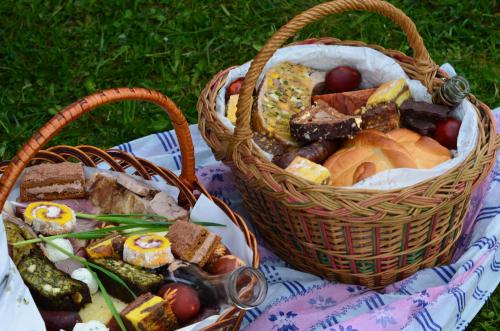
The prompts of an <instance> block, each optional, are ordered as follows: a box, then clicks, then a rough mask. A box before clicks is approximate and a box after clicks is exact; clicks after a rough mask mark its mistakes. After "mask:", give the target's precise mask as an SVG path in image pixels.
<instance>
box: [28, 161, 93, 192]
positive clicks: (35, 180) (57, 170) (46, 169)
mask: <svg viewBox="0 0 500 331" xmlns="http://www.w3.org/2000/svg"><path fill="white" fill-rule="evenodd" d="M83 197H85V176H84V173H83V166H82V165H81V164H80V163H71V162H61V163H43V164H39V165H35V166H32V167H29V168H27V169H26V172H25V174H24V176H23V178H22V179H21V187H20V199H21V201H36V200H57V199H76V198H83Z"/></svg>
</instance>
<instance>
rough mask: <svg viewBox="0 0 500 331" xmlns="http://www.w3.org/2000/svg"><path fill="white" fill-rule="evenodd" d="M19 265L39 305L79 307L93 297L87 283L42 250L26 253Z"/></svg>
mask: <svg viewBox="0 0 500 331" xmlns="http://www.w3.org/2000/svg"><path fill="white" fill-rule="evenodd" d="M17 267H18V270H19V273H20V274H21V277H22V278H23V280H24V283H25V284H26V285H27V286H28V288H29V289H30V292H31V295H32V296H33V299H34V300H35V302H36V304H37V306H38V307H39V308H42V309H47V310H70V311H78V310H80V309H81V308H82V307H83V306H85V305H86V304H87V303H89V302H91V301H92V300H91V298H90V292H89V288H88V287H87V285H86V284H85V283H83V282H81V281H79V280H76V279H72V278H71V277H70V276H69V275H67V274H65V273H64V272H62V271H60V270H58V269H56V267H55V266H54V264H53V263H52V262H50V261H49V259H47V258H46V257H45V256H44V255H43V254H42V253H41V252H33V253H32V254H30V255H29V256H26V257H24V258H23V259H22V260H21V262H20V263H19V264H18V266H17Z"/></svg>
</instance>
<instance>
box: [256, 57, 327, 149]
mask: <svg viewBox="0 0 500 331" xmlns="http://www.w3.org/2000/svg"><path fill="white" fill-rule="evenodd" d="M324 79H325V72H320V71H315V70H313V69H312V68H309V67H306V66H304V65H301V64H295V63H291V62H281V63H279V64H277V65H275V66H274V67H272V68H270V69H269V70H268V71H267V72H266V75H265V76H264V78H263V80H262V83H261V85H260V87H259V92H258V97H257V99H256V100H255V103H254V112H253V114H252V122H253V126H254V129H255V130H256V131H258V132H261V133H264V134H266V135H268V136H269V137H272V138H276V139H277V140H279V141H281V142H283V143H285V144H287V145H297V143H296V142H295V140H294V139H293V138H292V136H291V135H290V118H291V117H292V116H293V115H295V114H297V113H299V112H301V111H303V110H304V109H306V108H307V107H309V106H310V105H311V95H312V90H313V88H314V86H315V85H316V84H318V83H320V82H323V81H324Z"/></svg>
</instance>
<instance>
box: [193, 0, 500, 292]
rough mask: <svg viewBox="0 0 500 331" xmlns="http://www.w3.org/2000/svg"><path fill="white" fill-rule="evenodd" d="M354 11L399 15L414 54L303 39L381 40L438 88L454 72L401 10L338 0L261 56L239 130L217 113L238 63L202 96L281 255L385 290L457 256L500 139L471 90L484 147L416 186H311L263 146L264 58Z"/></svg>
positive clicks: (253, 209) (213, 134) (372, 0)
mask: <svg viewBox="0 0 500 331" xmlns="http://www.w3.org/2000/svg"><path fill="white" fill-rule="evenodd" d="M350 10H366V11H371V12H375V13H378V14H381V15H383V16H386V17H388V18H390V19H391V20H393V21H394V22H395V23H397V24H398V25H399V26H400V27H401V28H402V30H403V31H404V32H405V34H406V36H407V38H408V41H409V44H410V46H411V47H412V49H413V54H414V58H412V57H409V56H407V55H405V54H403V53H401V52H398V51H394V50H387V49H384V48H382V47H380V46H376V45H368V44H365V43H362V42H358V41H340V40H338V39H334V38H321V39H309V40H306V41H304V42H302V43H304V44H311V43H316V44H329V45H331V44H335V45H350V46H363V47H371V48H373V49H376V50H378V51H380V52H382V53H384V54H385V55H387V56H390V57H392V58H394V59H395V60H396V61H397V62H398V63H399V64H400V65H401V67H402V68H403V70H404V71H405V72H406V73H407V74H408V76H409V77H410V78H412V79H418V80H420V81H421V82H422V83H423V84H424V86H426V87H427V89H428V90H429V91H430V92H431V93H432V92H433V91H435V90H436V89H437V88H439V87H440V86H441V84H442V83H443V81H444V80H443V79H444V78H446V77H445V74H444V73H442V72H440V71H439V70H438V68H439V67H438V66H437V65H436V64H435V63H434V62H433V61H432V60H431V58H430V55H429V53H428V52H427V50H426V48H425V47H424V44H423V41H422V38H421V37H420V35H419V34H418V32H417V30H416V27H415V25H414V24H413V22H412V21H411V20H410V19H409V18H408V17H407V16H406V15H405V14H404V13H403V12H402V11H401V10H399V9H397V8H395V7H394V6H392V5H391V4H389V3H387V2H384V1H377V0H339V1H332V2H328V3H324V4H320V5H318V6H316V7H313V8H311V9H309V10H307V11H305V12H303V13H301V14H300V15H298V16H296V17H295V18H293V19H292V20H291V21H290V22H288V23H287V24H286V25H285V26H283V27H282V28H280V29H279V30H278V31H277V32H276V33H275V34H274V35H273V36H272V37H271V39H270V40H269V41H268V42H267V43H266V45H265V46H264V47H263V48H262V50H261V51H260V52H259V53H258V54H257V56H256V57H255V59H254V61H253V62H252V65H251V67H250V69H249V71H248V73H247V75H246V78H245V81H244V84H243V86H242V88H241V91H240V97H239V102H238V105H237V108H238V112H237V124H236V129H235V131H234V135H233V134H232V133H231V132H230V131H229V130H228V129H227V128H226V127H225V126H224V125H223V124H222V122H220V121H219V120H218V118H217V116H216V111H215V99H216V96H217V93H218V92H219V90H220V88H221V87H222V86H223V84H224V82H225V80H226V77H227V74H228V71H229V70H230V69H226V70H224V71H222V72H220V73H218V74H217V75H216V76H215V77H214V78H213V79H212V80H211V81H210V82H209V83H208V84H207V86H206V88H205V89H204V90H203V92H202V94H201V95H200V98H199V101H198V111H199V127H200V131H201V132H202V134H203V136H204V138H205V140H206V141H207V142H208V144H209V145H210V146H211V148H212V150H213V151H214V154H215V155H216V156H217V157H218V158H219V159H222V160H224V161H225V162H226V163H227V164H228V165H230V166H231V167H232V169H233V171H234V173H235V177H236V182H237V185H238V188H239V190H240V192H241V194H242V195H243V200H244V202H245V206H246V208H247V209H248V211H249V212H250V213H251V215H252V218H253V221H254V224H255V225H256V227H257V229H258V230H259V231H260V232H261V234H262V236H263V237H264V238H265V240H266V241H267V242H268V243H269V244H270V245H271V246H272V247H273V248H274V250H275V252H276V253H277V254H278V255H279V256H281V257H282V258H283V259H284V260H286V261H287V262H289V263H290V264H291V265H293V266H295V267H296V268H298V269H301V270H304V271H307V272H311V273H314V274H317V275H320V276H324V277H326V278H329V279H337V280H340V281H342V282H347V283H357V284H362V285H366V286H369V287H371V288H374V289H378V288H382V287H384V286H385V285H387V284H390V283H392V282H394V281H397V280H400V279H402V278H405V277H407V276H409V275H410V274H412V273H414V272H416V271H417V270H419V269H421V268H425V267H432V266H436V265H439V264H442V263H446V262H447V261H448V260H449V259H450V257H451V255H452V252H453V244H454V242H455V241H456V240H457V238H458V235H459V234H460V231H461V228H462V221H463V218H464V216H465V213H466V210H467V206H468V203H469V200H470V196H471V192H472V190H473V189H474V187H475V186H476V185H477V184H478V183H479V182H481V180H483V179H484V178H485V177H486V176H487V174H488V172H489V171H490V169H491V167H492V165H493V160H494V159H495V153H496V149H497V147H498V145H499V144H500V139H499V138H498V137H497V136H496V133H495V132H496V131H495V122H494V118H493V116H492V113H491V110H490V109H489V108H488V107H487V106H486V105H485V104H483V103H481V102H479V101H478V100H477V99H476V98H475V97H473V96H470V98H469V99H470V101H471V102H472V103H473V105H474V106H475V109H476V111H477V114H478V116H479V121H480V130H479V131H480V132H479V139H478V142H477V147H476V148H475V150H474V151H473V152H472V153H471V154H470V155H469V156H468V157H467V159H466V160H465V161H464V162H463V164H461V165H460V166H458V167H455V168H454V169H451V170H449V171H448V172H446V173H445V174H444V175H442V176H440V177H438V178H434V179H432V180H428V181H425V182H421V183H419V184H417V185H414V186H412V187H407V188H404V189H400V190H392V191H376V190H346V189H340V188H335V187H331V186H326V185H311V184H310V183H308V182H306V181H304V180H302V179H300V178H298V177H296V176H293V175H291V174H289V173H287V172H285V171H284V170H282V169H280V168H278V167H277V166H275V165H274V164H272V163H271V162H269V161H268V160H267V159H266V158H264V157H263V155H261V153H260V152H259V151H258V150H257V149H256V148H253V144H252V141H251V139H252V130H251V124H250V122H251V96H252V92H253V91H254V89H255V86H256V82H257V78H258V76H259V75H260V74H261V72H262V70H263V67H264V65H265V64H266V62H267V61H268V60H269V59H270V58H271V56H272V55H273V54H274V52H275V51H276V50H277V49H278V48H279V47H281V46H282V45H283V43H284V42H285V41H286V40H287V39H289V38H290V37H292V36H293V35H294V34H295V33H296V32H297V31H299V30H301V29H302V28H303V27H305V26H306V25H308V24H309V23H312V22H314V21H316V20H318V19H321V18H323V17H325V16H327V15H330V14H335V13H342V12H345V11H350ZM296 44H300V43H296ZM263 210H265V211H266V212H265V213H263V212H262V211H263Z"/></svg>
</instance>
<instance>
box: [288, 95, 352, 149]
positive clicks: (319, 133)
mask: <svg viewBox="0 0 500 331" xmlns="http://www.w3.org/2000/svg"><path fill="white" fill-rule="evenodd" d="M290 130H291V133H292V136H293V137H294V138H295V139H297V140H298V141H307V142H311V141H316V140H331V139H338V138H346V137H353V136H355V135H356V133H358V132H359V131H360V130H361V118H360V117H356V116H349V115H344V114H342V113H339V112H338V111H336V110H335V109H334V108H332V107H330V106H328V104H327V103H326V102H324V101H321V100H319V101H318V102H317V103H316V105H314V106H311V107H308V108H306V109H305V110H303V111H301V112H300V113H298V114H296V115H294V116H293V117H292V119H291V120H290Z"/></svg>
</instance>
